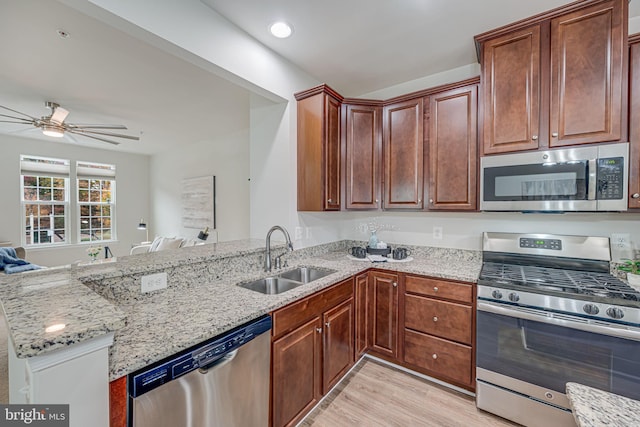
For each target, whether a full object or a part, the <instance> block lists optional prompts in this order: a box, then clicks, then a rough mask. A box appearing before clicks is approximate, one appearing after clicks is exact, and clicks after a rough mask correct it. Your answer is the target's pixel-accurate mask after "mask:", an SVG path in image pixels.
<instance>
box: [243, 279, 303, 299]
mask: <svg viewBox="0 0 640 427" xmlns="http://www.w3.org/2000/svg"><path fill="white" fill-rule="evenodd" d="M303 284H304V283H302V282H296V281H294V280H289V279H284V278H282V277H265V278H264V279H258V280H254V281H252V282H246V283H240V285H239V286H241V287H243V288H246V289H251V290H252V291H256V292H262V293H263V294H271V295H273V294H281V293H283V292H286V291H290V290H291V289H293V288H296V287H298V286H300V285H303Z"/></svg>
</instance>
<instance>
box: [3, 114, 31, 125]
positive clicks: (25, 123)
mask: <svg viewBox="0 0 640 427" xmlns="http://www.w3.org/2000/svg"><path fill="white" fill-rule="evenodd" d="M1 115H2V114H0V116H1ZM0 123H17V124H20V125H30V124H32V123H31V122H16V121H13V120H0Z"/></svg>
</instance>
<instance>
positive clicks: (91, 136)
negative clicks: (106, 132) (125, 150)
mask: <svg viewBox="0 0 640 427" xmlns="http://www.w3.org/2000/svg"><path fill="white" fill-rule="evenodd" d="M68 132H69V133H73V134H75V135H82V136H86V137H87V138H93V139H97V140H98V141H102V142H108V143H109V144H113V145H120V143H119V142H117V141H111V140H109V139H105V138H100V137H97V136H93V135H88V134H86V133H84V132H76V131H75V130H69V131H68Z"/></svg>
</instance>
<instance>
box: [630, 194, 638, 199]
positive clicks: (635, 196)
mask: <svg viewBox="0 0 640 427" xmlns="http://www.w3.org/2000/svg"><path fill="white" fill-rule="evenodd" d="M631 198H633V199H640V193H633V196H631Z"/></svg>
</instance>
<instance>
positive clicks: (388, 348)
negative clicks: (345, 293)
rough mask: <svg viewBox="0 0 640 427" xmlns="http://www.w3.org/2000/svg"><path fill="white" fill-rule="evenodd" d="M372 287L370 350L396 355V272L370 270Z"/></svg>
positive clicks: (397, 278) (390, 355)
mask: <svg viewBox="0 0 640 427" xmlns="http://www.w3.org/2000/svg"><path fill="white" fill-rule="evenodd" d="M369 282H370V283H369V286H371V287H372V301H371V307H372V310H373V321H372V325H371V326H372V327H371V329H372V330H371V334H372V335H371V350H373V351H374V352H376V353H379V354H381V355H384V356H387V357H391V358H396V357H397V356H398V283H399V276H398V274H396V273H387V272H380V271H372V272H371V273H370V276H369Z"/></svg>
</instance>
